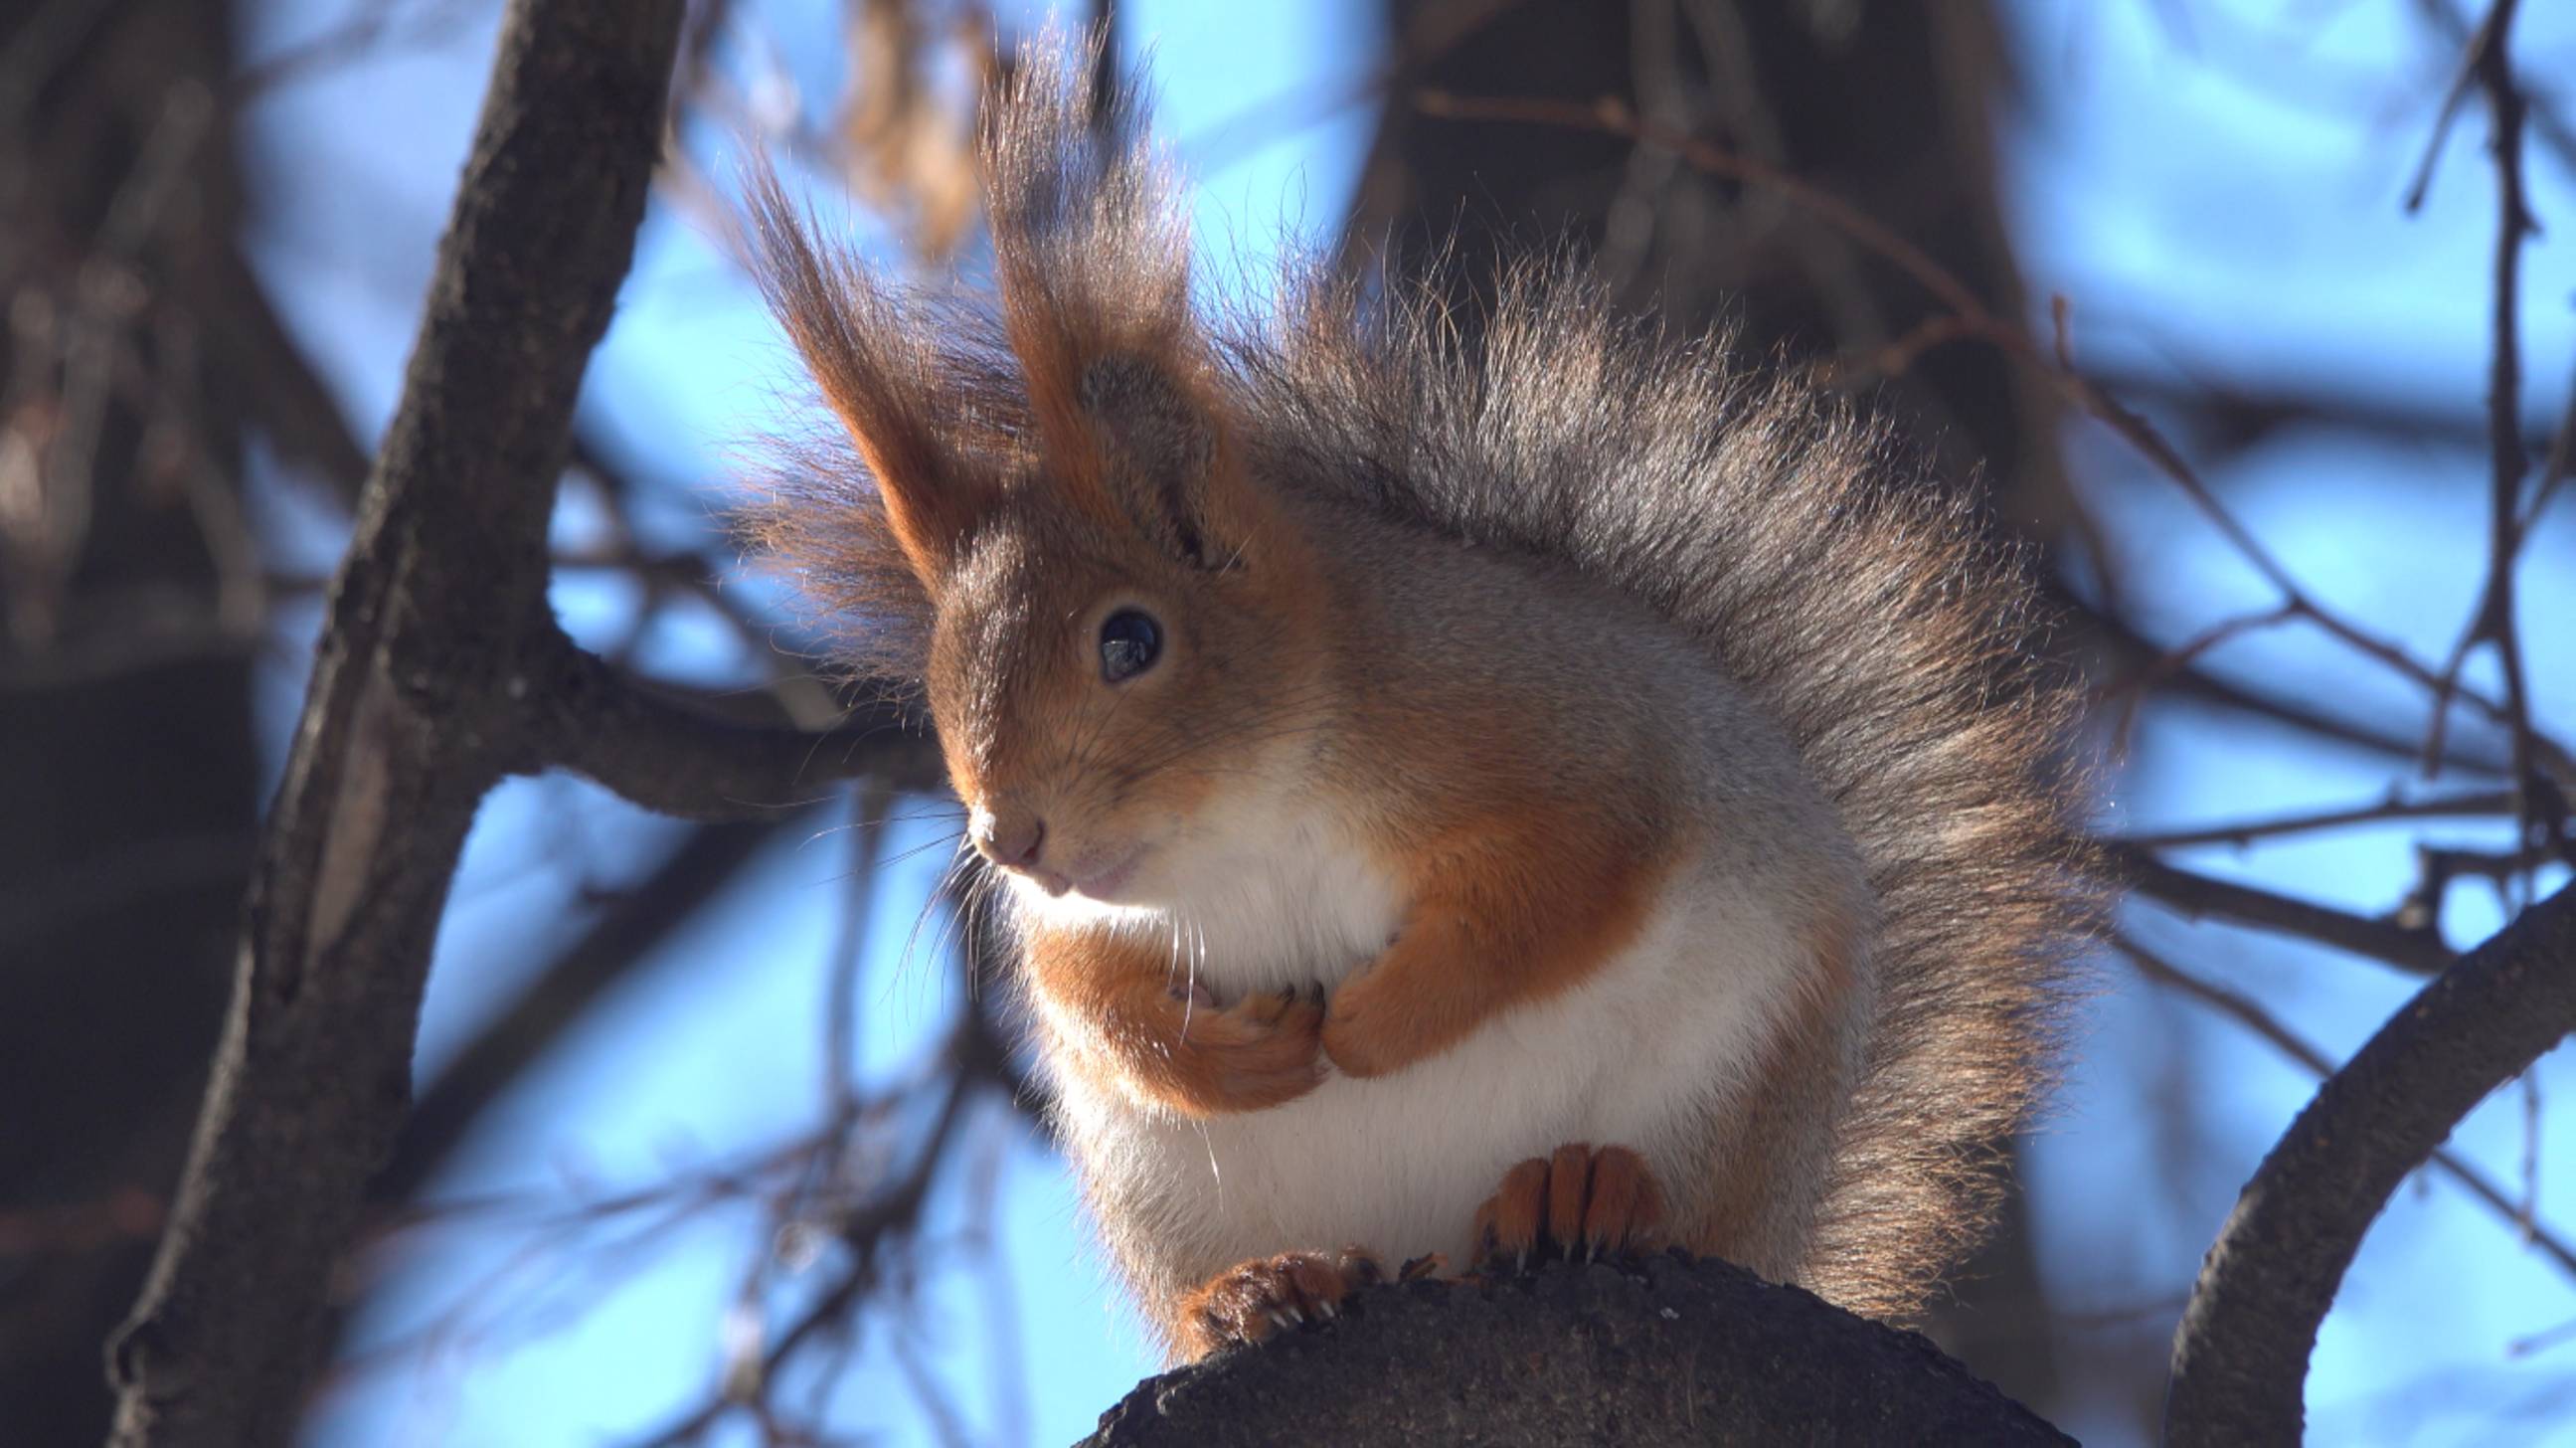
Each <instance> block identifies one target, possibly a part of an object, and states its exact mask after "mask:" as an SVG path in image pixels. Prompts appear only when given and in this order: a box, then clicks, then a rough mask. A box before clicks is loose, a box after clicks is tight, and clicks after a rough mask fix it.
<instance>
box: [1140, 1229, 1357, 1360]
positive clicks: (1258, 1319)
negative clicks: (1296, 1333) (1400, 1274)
mask: <svg viewBox="0 0 2576 1448" xmlns="http://www.w3.org/2000/svg"><path fill="white" fill-rule="evenodd" d="M1385 1277H1386V1272H1385V1269H1383V1268H1381V1267H1380V1266H1379V1265H1378V1260H1377V1258H1376V1257H1374V1256H1372V1255H1370V1254H1369V1253H1368V1252H1365V1251H1363V1250H1361V1249H1360V1248H1357V1247H1345V1248H1343V1249H1342V1250H1341V1251H1338V1252H1285V1253H1282V1254H1280V1255H1279V1256H1276V1257H1258V1258H1255V1259H1253V1260H1252V1261H1249V1262H1244V1263H1240V1264H1238V1265H1236V1266H1233V1267H1229V1268H1227V1269H1226V1270H1225V1271H1223V1272H1220V1273H1218V1274H1217V1275H1216V1276H1215V1277H1213V1278H1210V1279H1209V1280H1208V1281H1207V1282H1206V1283H1204V1284H1202V1285H1201V1286H1200V1287H1199V1288H1198V1289H1197V1290H1196V1291H1194V1292H1192V1293H1190V1294H1189V1295H1188V1296H1187V1297H1185V1298H1183V1299H1182V1301H1181V1308H1180V1312H1179V1313H1178V1314H1177V1318H1178V1322H1179V1331H1180V1338H1181V1341H1180V1346H1181V1349H1182V1351H1184V1352H1186V1353H1187V1354H1188V1355H1189V1356H1191V1357H1193V1358H1201V1357H1205V1356H1207V1355H1208V1354H1209V1353H1212V1352H1214V1351H1216V1350H1217V1349H1219V1348H1223V1347H1231V1346H1234V1345H1235V1344H1238V1343H1248V1342H1259V1341H1261V1340H1262V1339H1264V1338H1266V1337H1268V1336H1270V1335H1271V1334H1272V1333H1274V1332H1285V1331H1288V1330H1289V1329H1291V1328H1296V1327H1303V1326H1305V1325H1306V1324H1308V1323H1310V1322H1317V1321H1329V1320H1331V1319H1333V1318H1336V1317H1339V1316H1341V1303H1342V1299H1343V1298H1345V1297H1347V1296H1349V1295H1350V1294H1351V1293H1352V1292H1355V1291H1357V1290H1358V1289H1360V1288H1362V1287H1366V1286H1369V1285H1370V1284H1372V1283H1376V1282H1380V1281H1383V1280H1385Z"/></svg>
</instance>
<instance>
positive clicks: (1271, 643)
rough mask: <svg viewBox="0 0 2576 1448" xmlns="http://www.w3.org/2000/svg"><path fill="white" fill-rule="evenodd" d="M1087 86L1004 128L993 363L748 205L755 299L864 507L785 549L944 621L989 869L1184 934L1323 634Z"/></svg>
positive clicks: (1176, 228) (947, 736) (1304, 560)
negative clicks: (800, 372) (772, 323)
mask: <svg viewBox="0 0 2576 1448" xmlns="http://www.w3.org/2000/svg"><path fill="white" fill-rule="evenodd" d="M1087 73H1088V67H1087V66H1082V65H1080V64H1078V63H1075V62H1074V61H1072V60H1070V59H1069V58H1067V57H1065V56H1061V55H1050V54H1049V53H1047V52H1044V51H1040V52H1037V53H1033V54H1032V55H1025V56H1023V58H1022V62H1021V65H1020V67H1019V68H1018V70H1017V71H1016V72H1015V74H1014V75H1013V77H1012V79H1011V80H1010V82H1009V83H1008V84H1007V85H1006V87H1005V91H1004V94H1003V95H1002V96H1001V97H1000V98H999V100H998V103H997V104H996V105H994V106H993V107H992V108H991V110H990V112H989V117H990V119H989V122H988V124H987V127H986V131H985V135H984V139H983V146H982V157H983V162H984V167H985V184H986V197H987V202H988V209H989V212H990V215H991V218H992V228H993V251H994V270H995V273H996V278H997V281H998V284H999V292H1000V316H999V322H1000V329H999V339H998V340H999V343H1000V345H999V346H998V347H996V346H993V345H990V344H979V342H978V341H977V340H976V338H975V337H974V336H972V335H970V333H971V331H972V330H973V329H972V328H971V327H966V326H962V325H961V324H960V323H959V322H958V321H957V320H955V319H948V320H945V321H943V320H941V319H938V318H936V317H934V316H933V315H931V314H929V313H928V311H927V310H926V309H924V308H920V307H917V306H914V305H912V304H910V303H908V302H907V301H906V300H905V299H904V298H903V297H902V296H900V295H899V294H897V293H896V292H895V291H893V290H892V289H890V288H888V287H887V286H885V285H883V284H882V283H881V281H880V280H879V279H878V278H877V277H875V276H874V275H872V274H871V273H870V271H869V270H868V268H867V267H866V266H865V265H864V264H862V263H860V262H859V261H857V260H856V259H855V258H853V257H852V256H851V255H850V254H849V253H848V252H846V251H844V250H841V249H839V248H836V247H834V246H831V245H830V244H828V243H824V242H820V241H818V240H817V239H816V238H815V237H814V236H813V235H812V234H811V233H810V231H809V229H808V227H807V225H806V223H805V221H804V219H803V218H802V216H801V215H800V214H799V213H798V210H797V208H796V207H795V206H794V204H793V203H791V202H789V201H788V200H787V199H786V197H785V195H784V194H783V192H782V191H781V190H780V188H779V186H778V184H777V182H776V181H775V179H774V178H772V177H770V176H769V175H768V174H767V173H766V172H765V171H764V172H758V173H756V174H755V176H754V177H753V186H752V193H751V201H752V220H753V222H754V234H753V240H754V242H755V246H754V252H755V262H756V271H757V274H758V276H759V278H760V280H761V283H762V285H763V288H764V290H765V291H766V293H767V295H768V298H769V301H770V304H771V308H772V310H773V311H774V312H776V313H777V315H778V316H779V318H780V320H781V321H782V322H783V323H784V324H785V326H786V329H787V331H788V334H789V336H790V337H791V338H792V339H793V340H794V341H795V343H796V345H797V347H798V349H799V351H800V352H801V353H802V354H803V356H804V359H805V362H806V364H807V366H808V368H809V369H810V370H811V371H812V372H813V374H814V377H815V380H816V381H817V383H818V384H819V385H820V387H821V390H822V392H823V395H824V398H825V399H826V401H828V402H829V403H830V405H831V407H832V410H833V411H834V413H835V414H837V416H838V418H839V420H840V422H841V424H842V426H843V428H844V429H845V430H846V431H847V433H848V435H849V437H850V440H851V441H852V442H853V443H855V445H856V448H857V451H858V454H859V457H860V460H861V461H862V462H863V463H864V464H865V472H866V476H867V479H868V481H869V485H870V486H869V487H868V488H866V489H864V490H858V491H853V492H849V493H846V494H843V495H841V496H839V497H838V498H836V499H835V503H836V506H835V507H834V508H833V509H832V511H833V513H834V514H835V516H833V517H831V518H829V519H825V520H817V519H815V518H813V517H811V516H807V517H805V518H803V519H801V520H798V521H795V522H794V523H792V524H790V525H789V526H788V527H787V528H786V529H785V531H786V533H787V534H788V535H789V536H787V537H786V538H784V539H783V540H782V539H779V538H778V537H777V536H776V535H777V534H778V533H779V532H780V530H779V529H777V528H773V529H772V530H771V532H772V535H773V537H772V541H773V543H779V542H783V543H784V551H786V552H788V553H790V554H791V555H795V557H796V559H797V561H800V562H802V563H804V564H805V565H806V566H807V568H808V570H809V572H812V573H817V574H827V575H829V576H830V577H832V578H834V579H838V580H843V581H850V580H857V581H860V582H864V583H868V584H871V585H873V587H872V588H858V589H853V590H850V591H849V594H848V595H847V596H848V597H852V598H858V599H861V600H862V601H863V604H864V602H866V601H875V602H879V603H884V602H887V601H889V600H891V599H892V598H893V595H895V594H898V593H900V594H902V595H903V596H902V597H901V599H900V600H899V601H898V602H896V605H895V607H896V611H900V612H905V613H908V614H912V615H921V614H924V613H926V619H925V618H918V617H916V618H915V619H914V620H913V621H914V622H916V623H920V622H926V624H927V629H926V631H923V632H926V648H924V649H923V650H921V651H920V653H919V654H918V655H917V656H916V659H915V662H917V663H918V664H919V666H920V668H921V673H922V678H923V682H924V685H925V688H926V692H927V695H928V699H929V704H930V710H931V715H932V718H933V720H934V722H935V723H936V724H937V726H938V729H939V733H940V742H941V745H942V748H943V750H944V751H945V753H946V756H947V761H948V767H949V774H950V778H951V780H952V782H953V783H954V784H955V786H956V788H957V792H958V795H959V798H960V799H961V800H962V801H963V802H964V804H965V805H966V806H967V809H968V815H969V825H968V834H969V837H970V838H971V839H972V840H973V841H974V843H975V845H976V847H977V848H978V849H979V850H981V851H982V852H983V853H984V855H985V856H986V857H987V858H989V859H990V860H992V861H993V862H994V863H995V864H997V865H999V866H1001V867H1002V868H1004V869H1005V870H1008V871H1011V872H1012V873H1013V874H1015V875H1016V876H1017V877H1018V878H1019V879H1020V880H1021V881H1022V882H1023V883H1024V884H1025V885H1027V886H1030V887H1032V888H1035V889H1040V890H1043V891H1045V892H1046V893H1048V894H1050V895H1054V896H1065V895H1067V894H1073V895H1077V896H1079V897H1082V898H1086V899H1090V900H1094V901H1099V902H1103V903H1109V904H1129V903H1139V904H1171V903H1178V902H1177V900H1176V899H1175V893H1176V892H1179V891H1183V890H1185V889H1186V886H1185V884H1184V883H1183V880H1182V877H1183V875H1185V874H1186V873H1187V869H1186V865H1187V862H1188V861H1190V860H1191V859H1192V858H1193V856H1194V854H1201V855H1203V853H1204V847H1205V846H1206V845H1208V844H1209V843H1212V840H1211V836H1212V835H1218V834H1222V833H1223V832H1224V831H1225V830H1226V828H1227V825H1226V822H1227V821H1229V820H1235V819H1236V817H1238V816H1241V815H1244V814H1245V813H1247V812H1248V811H1249V810H1252V809H1257V808H1258V805H1257V804H1256V803H1254V801H1257V800H1258V799H1260V798H1261V797H1263V796H1265V795H1267V794H1270V793H1271V792H1272V791H1273V790H1275V789H1278V788H1294V777H1295V772H1296V771H1295V760H1296V759H1297V757H1298V756H1299V753H1300V751H1303V750H1307V749H1310V748H1311V747H1312V743H1313V736H1314V733H1315V726H1316V724H1317V722H1318V720H1319V719H1320V717H1321V716H1320V713H1319V709H1320V706H1321V703H1322V680H1323V648H1322V629H1323V627H1324V623H1325V620H1324V618H1323V616H1322V601H1321V599H1320V598H1319V597H1318V590H1317V588H1316V586H1315V579H1316V576H1317V575H1316V570H1315V568H1314V566H1313V563H1312V561H1311V558H1312V555H1311V553H1310V551H1309V550H1310V547H1311V545H1310V544H1309V543H1308V541H1307V540H1306V539H1305V537H1304V535H1303V533H1302V531H1301V530H1300V529H1299V528H1298V527H1297V526H1296V524H1295V522H1294V520H1292V519H1291V518H1290V517H1289V516H1287V514H1286V513H1285V512H1283V510H1282V507H1281V502H1280V499H1279V498H1278V497H1277V496H1276V495H1275V494H1273V493H1272V492H1270V491H1269V490H1267V489H1266V488H1265V487H1264V486H1262V485H1261V484H1260V482H1259V481H1258V480H1257V479H1255V478H1254V477H1252V476H1251V475H1250V473H1249V472H1248V470H1247V467H1246V461H1245V458H1244V456H1243V451H1242V449H1241V448H1240V447H1239V446H1238V443H1237V429H1236V428H1235V427H1234V426H1233V425H1232V424H1231V422H1230V418H1229V412H1230V405H1229V384H1228V382H1227V380H1226V378H1225V376H1224V373H1223V371H1222V369H1221V367H1220V366H1219V365H1218V363H1217V361H1216V359H1215V357H1214V354H1213V349H1212V347H1211V345H1210V343H1209V341H1208V339H1207V338H1206V337H1205V335H1204V334H1203V333H1202V331H1201V329H1200V326H1199V323H1198V322H1197V320H1196V319H1195V318H1194V316H1193V315H1192V312H1191V309H1190V303H1189V283H1188V272H1189V256H1188V236H1187V230H1186V227H1185V226H1184V224H1183V223H1182V220H1181V213H1180V210H1179V208H1178V206H1177V205H1176V204H1175V202H1174V200H1173V198H1172V195H1171V192H1170V187H1169V183H1168V181H1167V179H1166V178H1165V176H1164V174H1163V172H1162V171H1161V169H1160V168H1159V167H1158V166H1156V165H1155V164H1154V163H1153V159H1152V157H1151V155H1150V153H1149V152H1148V151H1147V150H1146V149H1145V147H1144V146H1143V145H1142V143H1141V142H1140V141H1139V140H1138V139H1136V127H1135V120H1136V118H1135V115H1134V112H1133V110H1132V109H1131V107H1130V106H1129V105H1128V103H1127V102H1125V101H1124V100H1120V101H1116V102H1113V103H1111V104H1109V105H1108V106H1106V107H1105V108H1101V109H1097V110H1095V108H1094V107H1093V105H1092V104H1091V101H1090V98H1089V95H1088V92H1087V90H1086V88H1085V85H1084V82H1083V79H1082V78H1083V76H1085V75H1086V74H1087ZM985 330H986V331H987V332H989V331H990V329H989V328H986V329H985ZM812 502H813V500H812V499H811V498H807V499H805V500H803V506H804V507H805V508H806V509H807V510H808V511H809V513H810V510H811V508H812ZM879 611H880V612H882V611H884V610H883V609H880V610H879Z"/></svg>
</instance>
